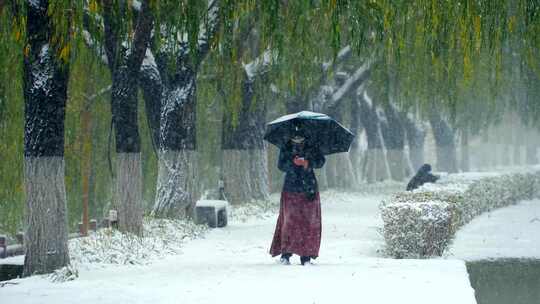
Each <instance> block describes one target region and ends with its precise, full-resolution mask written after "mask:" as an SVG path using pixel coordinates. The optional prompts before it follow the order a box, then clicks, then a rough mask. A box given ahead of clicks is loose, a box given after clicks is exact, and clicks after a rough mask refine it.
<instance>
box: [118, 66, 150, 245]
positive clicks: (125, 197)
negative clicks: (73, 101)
mask: <svg viewBox="0 0 540 304" xmlns="http://www.w3.org/2000/svg"><path fill="white" fill-rule="evenodd" d="M128 73H129V71H128V68H127V67H125V66H124V67H120V68H119V69H117V70H115V71H113V86H112V98H111V111H112V119H113V125H114V131H115V139H116V153H117V157H116V180H115V194H116V195H115V198H116V201H115V206H116V208H117V209H118V229H119V230H120V231H122V232H127V233H133V234H136V235H142V231H143V228H142V216H143V212H142V201H141V200H142V171H141V166H142V165H141V139H140V136H139V129H138V128H139V126H138V112H137V83H136V81H135V79H136V78H135V79H134V77H133V76H132V75H128Z"/></svg>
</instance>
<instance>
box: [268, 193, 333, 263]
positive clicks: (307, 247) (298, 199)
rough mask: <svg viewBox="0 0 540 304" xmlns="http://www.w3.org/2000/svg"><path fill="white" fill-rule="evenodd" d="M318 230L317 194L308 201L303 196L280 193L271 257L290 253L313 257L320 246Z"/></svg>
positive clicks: (320, 225)
mask: <svg viewBox="0 0 540 304" xmlns="http://www.w3.org/2000/svg"><path fill="white" fill-rule="evenodd" d="M321 229H322V223H321V200H320V197H319V193H316V195H315V199H314V200H312V201H309V200H308V199H307V198H306V195H305V194H304V193H295V192H282V193H281V203H280V208H279V217H278V220H277V224H276V231H275V232H274V239H273V240H272V246H271V247H270V254H271V255H272V256H273V257H274V256H277V255H280V254H282V253H293V254H297V255H299V256H310V257H312V258H316V257H318V256H319V248H320V246H321Z"/></svg>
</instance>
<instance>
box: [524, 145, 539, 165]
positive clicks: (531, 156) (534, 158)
mask: <svg viewBox="0 0 540 304" xmlns="http://www.w3.org/2000/svg"><path fill="white" fill-rule="evenodd" d="M525 155H526V156H525V158H526V160H527V165H536V164H538V146H537V145H536V144H535V143H534V142H529V143H527V150H526V154H525Z"/></svg>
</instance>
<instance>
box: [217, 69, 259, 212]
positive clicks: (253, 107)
mask: <svg viewBox="0 0 540 304" xmlns="http://www.w3.org/2000/svg"><path fill="white" fill-rule="evenodd" d="M253 94H254V92H253V80H251V79H248V78H247V76H246V79H245V80H244V85H243V94H242V106H241V109H240V113H239V115H238V121H236V122H235V121H234V120H233V115H232V113H230V112H229V111H225V113H224V115H223V128H222V132H223V135H222V144H221V145H222V150H223V156H222V157H223V159H222V178H223V181H224V182H225V195H226V196H227V199H228V200H229V201H230V202H231V203H233V204H238V203H245V202H250V201H251V200H267V199H268V198H269V189H268V170H267V168H268V165H267V158H266V145H265V143H264V141H263V136H264V129H265V116H266V115H265V114H266V109H265V105H264V104H262V101H259V102H257V101H256V100H255V99H254V96H253Z"/></svg>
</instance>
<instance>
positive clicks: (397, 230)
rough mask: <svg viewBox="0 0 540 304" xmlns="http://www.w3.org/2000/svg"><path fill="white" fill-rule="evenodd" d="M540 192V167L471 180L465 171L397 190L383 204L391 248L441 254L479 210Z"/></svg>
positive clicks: (406, 253) (399, 253) (407, 253)
mask: <svg viewBox="0 0 540 304" xmlns="http://www.w3.org/2000/svg"><path fill="white" fill-rule="evenodd" d="M539 194H540V172H535V173H517V174H508V175H500V176H490V177H484V178H480V179H471V180H467V178H466V176H465V177H462V178H461V179H455V178H452V179H446V181H442V182H441V183H438V184H427V185H425V186H424V187H421V188H420V189H417V190H415V191H413V192H400V193H397V194H395V195H394V196H392V197H391V198H390V200H388V201H383V202H382V204H381V215H382V219H383V222H384V228H383V235H384V238H385V241H386V251H387V254H388V255H390V256H393V257H396V258H403V257H408V258H420V257H428V256H433V255H438V256H440V255H441V254H442V253H443V251H444V250H445V249H446V247H447V246H448V244H449V242H450V241H451V240H452V238H453V236H454V234H455V232H456V231H457V229H458V228H459V227H461V226H463V225H465V224H466V223H468V222H469V221H470V220H472V219H473V218H474V217H475V216H478V215H479V214H481V213H483V212H486V211H490V210H492V209H496V208H500V207H504V206H508V205H511V204H515V203H517V202H518V201H521V200H525V199H531V198H533V197H538V196H539Z"/></svg>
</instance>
